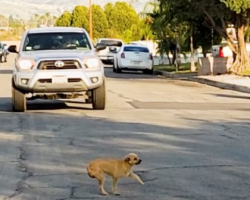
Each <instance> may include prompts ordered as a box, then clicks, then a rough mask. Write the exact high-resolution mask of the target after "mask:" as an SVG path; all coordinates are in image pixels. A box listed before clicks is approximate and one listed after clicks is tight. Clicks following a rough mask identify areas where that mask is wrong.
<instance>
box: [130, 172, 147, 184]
mask: <svg viewBox="0 0 250 200" xmlns="http://www.w3.org/2000/svg"><path fill="white" fill-rule="evenodd" d="M128 177H130V178H132V179H135V180H137V181H138V182H139V183H140V184H141V185H144V183H143V181H142V180H141V179H140V177H139V176H137V175H136V174H134V173H133V172H130V174H129V175H128Z"/></svg>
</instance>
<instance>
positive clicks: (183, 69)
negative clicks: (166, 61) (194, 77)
mask: <svg viewBox="0 0 250 200" xmlns="http://www.w3.org/2000/svg"><path fill="white" fill-rule="evenodd" d="M195 66H197V65H196V63H195ZM154 69H155V70H161V71H166V72H175V73H190V72H191V71H190V63H182V64H181V65H180V67H179V71H178V72H177V71H176V68H175V66H170V65H155V66H154Z"/></svg>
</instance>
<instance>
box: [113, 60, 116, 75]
mask: <svg viewBox="0 0 250 200" xmlns="http://www.w3.org/2000/svg"><path fill="white" fill-rule="evenodd" d="M113 72H114V73H116V68H115V62H114V63H113Z"/></svg>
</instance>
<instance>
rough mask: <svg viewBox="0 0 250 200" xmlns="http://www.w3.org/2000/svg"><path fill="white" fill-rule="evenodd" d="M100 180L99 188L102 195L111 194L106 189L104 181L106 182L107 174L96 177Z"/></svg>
mask: <svg viewBox="0 0 250 200" xmlns="http://www.w3.org/2000/svg"><path fill="white" fill-rule="evenodd" d="M96 178H97V179H98V181H99V190H100V192H101V194H102V195H109V194H108V193H107V192H106V191H105V190H104V182H105V176H104V174H102V175H100V176H98V177H96Z"/></svg>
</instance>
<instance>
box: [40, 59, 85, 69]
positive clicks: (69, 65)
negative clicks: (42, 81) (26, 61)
mask: <svg viewBox="0 0 250 200" xmlns="http://www.w3.org/2000/svg"><path fill="white" fill-rule="evenodd" d="M57 61H61V62H63V66H61V67H58V66H56V64H55V63H56V62H57ZM80 68H81V64H80V63H79V62H78V61H77V60H47V61H41V62H40V63H39V65H38V67H37V69H38V70H63V69H80Z"/></svg>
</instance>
